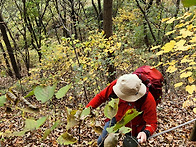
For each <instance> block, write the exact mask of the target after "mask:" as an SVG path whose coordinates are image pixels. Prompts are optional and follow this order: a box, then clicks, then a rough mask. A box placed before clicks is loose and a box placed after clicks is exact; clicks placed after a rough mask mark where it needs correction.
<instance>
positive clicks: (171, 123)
mask: <svg viewBox="0 0 196 147" xmlns="http://www.w3.org/2000/svg"><path fill="white" fill-rule="evenodd" d="M185 100H186V96H185V95H183V94H181V95H180V94H179V95H178V96H177V95H175V94H171V93H168V94H167V95H165V96H164V98H163V99H162V102H161V104H159V105H158V107H157V114H158V129H157V131H156V133H159V132H162V131H164V130H167V129H170V128H172V127H175V126H178V125H180V124H182V123H185V122H187V121H190V120H192V119H194V118H196V114H195V113H194V112H193V111H192V108H191V107H189V108H183V107H182V105H183V102H184V101H185ZM68 103H69V101H68V100H65V101H63V102H62V101H61V102H60V105H59V101H56V102H55V103H54V107H53V108H56V109H60V112H61V113H60V118H59V119H61V121H62V122H65V123H64V124H62V125H60V126H59V127H58V128H56V129H55V130H54V131H52V133H51V134H49V135H48V137H47V138H46V139H45V140H43V139H42V137H43V132H44V131H45V130H46V129H47V128H49V127H50V126H51V124H50V123H49V122H46V123H44V124H43V126H42V127H40V128H39V129H37V130H35V131H31V132H27V133H26V134H25V136H14V137H13V136H12V137H6V136H4V137H3V136H1V137H0V147H37V146H38V147H62V146H63V145H59V144H58V143H57V138H58V137H59V135H61V134H62V133H63V132H65V130H66V125H65V124H66V112H65V106H67V104H68ZM38 105H39V106H40V107H41V105H40V104H38ZM57 105H58V106H57ZM46 109H47V108H46ZM48 109H49V108H48ZM45 111H46V110H45V108H44V109H43V110H41V112H42V113H36V114H34V116H31V115H28V117H34V118H40V117H42V116H44V115H51V116H53V114H52V111H46V112H47V113H48V114H46V113H44V112H45ZM54 111H58V110H54ZM98 113H99V117H97V118H96V121H98V122H100V123H101V124H102V125H103V120H104V116H103V107H102V108H101V109H100V111H98ZM26 115H27V114H26ZM51 118H52V117H51ZM52 119H54V120H56V118H52ZM193 125H194V122H192V123H190V124H187V125H185V126H183V127H180V128H178V129H175V130H173V131H170V132H168V133H165V134H163V135H160V136H157V137H154V138H152V139H150V140H148V142H147V143H145V144H142V145H140V146H142V147H143V146H145V147H195V146H196V142H191V141H189V136H190V133H191V130H192V127H193ZM23 127H24V116H23V115H21V112H20V111H19V110H15V109H14V110H13V111H12V113H5V108H4V107H0V132H9V131H21V130H22V129H23ZM74 131H75V132H74ZM77 132H78V128H75V129H74V130H72V133H73V134H74V137H77V138H78V140H79V139H80V143H75V144H73V145H69V147H86V146H89V147H90V146H91V147H94V146H96V145H95V144H96V143H95V142H96V139H97V137H98V134H97V133H96V132H95V131H94V130H93V129H92V128H91V126H89V125H88V124H85V123H84V124H82V125H81V126H80V130H79V132H80V134H79V135H78V133H77ZM121 144H122V141H119V146H121Z"/></svg>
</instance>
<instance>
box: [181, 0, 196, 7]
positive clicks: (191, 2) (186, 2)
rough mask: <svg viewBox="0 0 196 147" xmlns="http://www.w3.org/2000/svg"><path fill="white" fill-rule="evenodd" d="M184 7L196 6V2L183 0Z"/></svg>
mask: <svg viewBox="0 0 196 147" xmlns="http://www.w3.org/2000/svg"><path fill="white" fill-rule="evenodd" d="M182 3H183V5H184V7H191V6H196V1H195V0H182Z"/></svg>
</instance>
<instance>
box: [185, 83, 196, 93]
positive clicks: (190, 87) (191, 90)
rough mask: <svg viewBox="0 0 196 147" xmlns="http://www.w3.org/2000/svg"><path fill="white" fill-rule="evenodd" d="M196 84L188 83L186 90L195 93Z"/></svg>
mask: <svg viewBox="0 0 196 147" xmlns="http://www.w3.org/2000/svg"><path fill="white" fill-rule="evenodd" d="M195 88H196V86H195V85H187V86H186V91H188V93H189V94H193V92H194V91H195Z"/></svg>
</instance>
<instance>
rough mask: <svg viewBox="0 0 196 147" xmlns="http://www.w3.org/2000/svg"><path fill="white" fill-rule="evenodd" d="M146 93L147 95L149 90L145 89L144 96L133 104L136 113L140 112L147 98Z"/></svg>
mask: <svg viewBox="0 0 196 147" xmlns="http://www.w3.org/2000/svg"><path fill="white" fill-rule="evenodd" d="M148 93H149V88H148V87H146V93H145V95H144V96H143V97H141V98H140V99H139V100H137V101H136V102H135V107H136V110H137V111H141V108H142V105H143V104H144V102H145V101H146V98H147V96H148Z"/></svg>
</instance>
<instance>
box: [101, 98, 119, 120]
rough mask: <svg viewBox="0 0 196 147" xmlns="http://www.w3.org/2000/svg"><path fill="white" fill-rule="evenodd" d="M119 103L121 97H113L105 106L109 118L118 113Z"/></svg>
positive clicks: (105, 113) (105, 112)
mask: <svg viewBox="0 0 196 147" xmlns="http://www.w3.org/2000/svg"><path fill="white" fill-rule="evenodd" d="M118 103H119V98H118V99H112V100H110V101H109V102H108V104H107V105H106V106H105V108H104V115H105V116H106V117H107V118H109V119H112V118H113V117H114V116H115V115H116V113H117V111H118Z"/></svg>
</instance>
